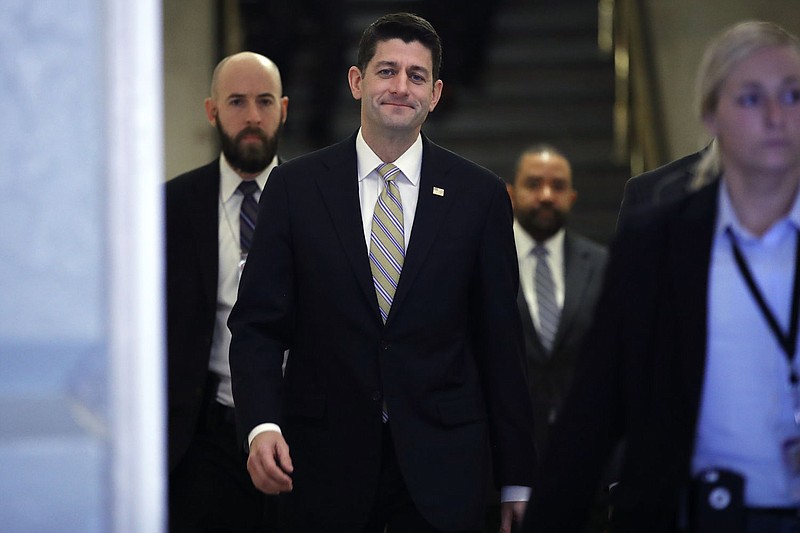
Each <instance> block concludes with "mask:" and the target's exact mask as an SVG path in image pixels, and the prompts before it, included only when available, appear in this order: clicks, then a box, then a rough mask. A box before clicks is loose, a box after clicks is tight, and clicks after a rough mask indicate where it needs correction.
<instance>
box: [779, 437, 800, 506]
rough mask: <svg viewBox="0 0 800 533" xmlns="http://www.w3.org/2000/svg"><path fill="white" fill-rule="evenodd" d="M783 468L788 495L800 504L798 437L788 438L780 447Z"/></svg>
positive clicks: (799, 451) (799, 448)
mask: <svg viewBox="0 0 800 533" xmlns="http://www.w3.org/2000/svg"><path fill="white" fill-rule="evenodd" d="M781 452H782V455H783V466H784V470H786V475H787V479H788V481H789V495H790V497H791V498H792V500H793V501H795V502H800V436H794V437H789V438H788V439H786V440H784V441H783V443H782V445H781Z"/></svg>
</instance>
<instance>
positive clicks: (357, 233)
mask: <svg viewBox="0 0 800 533" xmlns="http://www.w3.org/2000/svg"><path fill="white" fill-rule="evenodd" d="M355 143H356V136H355V135H352V136H351V137H350V138H348V139H346V140H344V141H342V142H340V143H339V144H338V145H336V146H335V147H334V149H333V150H332V151H330V152H328V153H327V154H326V157H325V158H324V159H323V160H322V167H323V169H324V172H321V173H320V174H319V175H318V176H317V179H316V182H317V186H318V187H319V189H320V192H321V193H322V197H323V199H324V201H325V205H326V206H327V207H328V212H329V213H330V217H331V222H332V223H333V226H334V228H335V229H336V233H337V235H338V236H339V241H340V242H341V245H342V248H343V251H344V253H345V255H346V256H347V258H348V260H349V261H350V265H351V266H352V268H353V272H354V273H355V276H356V279H357V283H358V285H359V287H361V290H362V292H363V293H364V296H365V297H366V298H367V300H368V301H369V302H370V305H371V306H372V307H373V310H374V314H375V317H376V318H377V319H378V320H380V310H379V309H378V299H377V297H376V295H375V287H374V285H373V283H372V272H371V271H370V266H369V250H368V249H367V245H366V242H364V227H363V225H362V218H361V204H360V202H359V196H358V179H357V177H358V160H357V157H356V144H355Z"/></svg>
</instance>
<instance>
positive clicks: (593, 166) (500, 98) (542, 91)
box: [281, 0, 630, 243]
mask: <svg viewBox="0 0 800 533" xmlns="http://www.w3.org/2000/svg"><path fill="white" fill-rule="evenodd" d="M429 1H436V0H429ZM495 1H496V0H495ZM345 5H346V7H347V9H348V10H349V13H348V17H347V20H348V24H347V27H348V28H347V29H348V31H347V33H348V35H349V38H348V45H349V48H348V49H347V51H346V53H345V58H346V63H347V64H343V65H342V68H341V69H340V70H341V73H342V74H341V76H342V83H341V90H340V91H339V92H340V94H339V95H338V98H337V105H336V107H335V110H333V112H332V115H333V120H334V127H333V132H332V133H333V136H334V138H336V139H341V138H344V137H346V136H347V135H349V134H350V133H352V132H353V131H354V130H355V129H356V128H357V127H358V120H359V111H358V109H359V107H358V103H357V102H355V101H353V99H352V97H351V95H350V92H349V89H348V88H347V82H346V71H347V67H348V66H349V64H352V63H353V62H354V61H355V56H356V44H357V42H358V38H359V35H360V33H361V31H362V30H363V28H364V27H366V26H367V25H368V24H369V23H370V22H372V21H373V20H375V19H376V18H377V17H379V16H380V15H382V14H384V13H388V12H392V11H400V10H404V11H417V9H418V8H419V5H420V4H419V1H418V0H417V1H381V0H347V1H346V2H345ZM487 26H489V29H490V31H491V34H490V38H489V39H488V49H487V53H486V57H485V60H484V63H485V67H484V71H483V73H482V75H480V76H478V79H477V82H476V83H475V84H474V85H472V86H462V85H458V84H454V83H449V82H448V79H447V77H446V72H447V67H448V64H447V60H448V47H447V44H448V43H447V42H445V43H444V61H445V71H444V72H445V73H444V74H443V79H444V81H445V86H446V87H447V86H449V87H450V88H453V87H455V90H454V91H446V92H445V96H444V98H443V101H442V105H441V109H440V108H437V109H436V110H434V112H433V113H432V114H431V115H430V117H429V118H428V121H427V122H426V124H425V126H423V131H424V132H425V133H426V134H427V135H428V136H429V137H430V138H431V139H432V140H433V141H434V142H436V143H438V144H440V145H442V146H444V147H446V148H449V149H450V150H453V151H455V152H457V153H459V154H461V155H463V156H465V157H467V158H469V159H471V160H473V161H475V162H477V163H479V164H481V165H483V166H485V167H487V168H489V169H491V170H493V171H494V172H495V173H497V174H498V175H500V176H501V177H503V178H505V179H508V178H510V177H512V176H513V172H514V167H515V164H516V159H517V157H518V155H519V153H520V152H521V151H522V150H523V149H524V148H525V147H527V146H529V145H531V144H535V143H540V142H547V143H550V144H553V145H555V146H556V147H558V148H560V149H561V150H562V151H563V152H565V154H566V155H567V157H568V158H569V159H570V161H571V162H572V167H573V179H574V181H575V188H576V189H577V190H578V192H579V194H578V201H577V203H576V204H575V206H574V208H573V213H572V217H571V220H570V227H571V228H573V229H574V230H576V231H578V232H580V233H582V234H584V235H586V236H588V237H590V238H592V239H594V240H596V241H599V242H602V243H605V242H608V241H609V240H610V239H611V237H612V236H613V233H614V228H615V225H616V217H617V211H618V208H619V204H620V201H621V199H622V189H623V185H624V183H625V181H626V180H627V178H628V177H629V176H630V170H629V168H628V167H626V166H621V165H619V164H615V163H614V162H613V161H612V151H613V144H612V109H613V99H614V94H613V91H614V73H613V63H612V60H611V58H608V57H602V56H601V55H600V53H599V51H598V49H597V44H596V42H597V1H596V0H535V1H534V0H504V1H501V2H500V4H499V5H498V7H497V8H496V12H495V16H494V17H493V19H492V20H491V21H487ZM450 55H451V56H452V54H450ZM303 61H304V59H303V56H302V54H301V55H300V56H298V62H299V64H298V66H297V70H298V73H299V72H302V71H303V67H302V63H303ZM299 78H300V79H302V76H299ZM291 91H292V92H289V96H290V114H289V116H290V118H289V121H290V123H291V127H289V128H287V131H286V133H285V135H284V141H283V144H282V146H281V153H282V154H283V155H284V156H285V157H293V156H295V155H299V154H301V153H305V152H307V151H308V150H310V149H312V148H313V147H312V146H311V145H310V144H309V143H308V141H307V140H305V139H304V137H303V135H302V132H303V128H302V127H295V125H297V124H303V123H304V120H305V117H304V111H303V108H304V102H307V101H309V100H308V99H309V98H311V97H313V95H311V94H309V93H310V91H308V90H305V91H304V89H303V88H302V87H297V88H292V89H291Z"/></svg>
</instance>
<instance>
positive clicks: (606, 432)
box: [524, 181, 719, 533]
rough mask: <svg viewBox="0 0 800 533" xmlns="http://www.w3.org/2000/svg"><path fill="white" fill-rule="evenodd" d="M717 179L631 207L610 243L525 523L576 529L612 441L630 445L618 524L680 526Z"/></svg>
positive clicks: (541, 528) (702, 353)
mask: <svg viewBox="0 0 800 533" xmlns="http://www.w3.org/2000/svg"><path fill="white" fill-rule="evenodd" d="M718 190H719V182H718V181H716V182H715V183H714V184H712V185H710V186H706V187H705V188H703V189H701V190H700V191H698V192H696V193H693V194H691V195H689V196H687V197H685V198H683V199H682V200H679V201H678V202H677V203H672V204H668V205H664V206H661V207H659V208H657V209H656V210H654V211H651V212H649V213H646V214H645V213H642V214H640V215H633V218H632V219H631V222H632V223H631V224H625V225H624V226H623V228H622V231H621V233H620V234H619V236H618V237H617V240H616V241H615V243H614V244H613V245H612V249H611V254H610V260H609V265H608V272H607V276H606V280H605V286H604V288H603V293H602V295H601V297H600V301H599V303H598V306H597V312H596V316H595V321H594V324H593V326H592V328H591V330H590V332H589V334H588V336H587V342H586V344H585V349H584V351H583V352H582V354H581V359H580V363H579V367H578V373H577V374H576V380H575V384H574V386H573V393H572V394H571V395H570V397H569V398H568V400H567V403H566V405H565V407H564V409H563V410H562V414H561V416H560V418H559V420H558V422H557V423H556V425H555V427H554V429H553V432H551V436H550V439H551V440H550V446H549V447H548V450H549V452H548V453H547V454H545V457H543V458H542V461H541V463H540V464H541V469H540V470H539V472H538V475H537V480H536V481H535V483H534V487H536V490H535V491H534V497H533V499H532V501H531V504H530V505H529V507H528V513H527V518H526V522H525V528H524V530H525V531H536V532H537V533H546V532H556V531H557V532H559V533H562V532H571V531H578V530H579V527H580V522H581V520H583V519H584V518H585V516H586V512H585V511H586V510H587V509H588V506H589V503H590V500H591V498H592V496H593V494H594V489H595V487H596V486H597V480H598V478H599V476H600V473H601V470H602V468H603V466H604V461H605V459H606V458H607V457H608V455H609V453H610V451H611V450H612V447H613V446H614V444H615V443H616V442H617V441H618V440H619V439H620V438H621V437H623V436H625V437H626V439H627V441H626V442H627V448H626V454H625V457H624V461H623V464H622V472H621V479H620V485H619V487H618V488H617V489H616V494H615V509H614V513H613V515H612V529H611V530H612V531H625V532H627V531H630V532H640V531H648V532H653V533H658V532H667V531H674V527H675V524H676V520H677V517H678V511H679V507H680V499H681V492H682V490H683V489H686V488H687V485H688V483H689V480H690V475H691V474H690V466H691V458H692V454H693V445H694V438H695V427H696V424H697V420H698V411H699V406H700V400H701V387H702V384H703V369H704V366H705V357H706V323H707V320H706V319H707V309H706V303H707V295H708V281H709V279H708V278H709V265H710V255H711V245H712V235H713V230H714V223H715V217H716V211H717V197H718Z"/></svg>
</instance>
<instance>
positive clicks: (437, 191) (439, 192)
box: [433, 187, 444, 196]
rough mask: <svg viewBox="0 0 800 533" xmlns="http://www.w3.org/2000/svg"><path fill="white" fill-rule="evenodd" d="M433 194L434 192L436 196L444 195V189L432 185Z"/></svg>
mask: <svg viewBox="0 0 800 533" xmlns="http://www.w3.org/2000/svg"><path fill="white" fill-rule="evenodd" d="M433 194H435V195H436V196H444V189H442V188H441V187H434V188H433Z"/></svg>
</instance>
